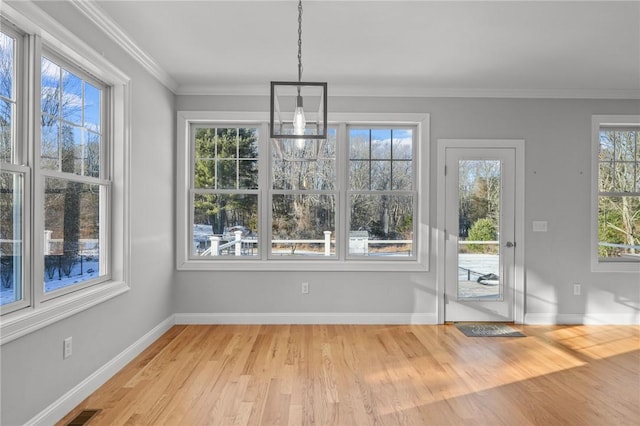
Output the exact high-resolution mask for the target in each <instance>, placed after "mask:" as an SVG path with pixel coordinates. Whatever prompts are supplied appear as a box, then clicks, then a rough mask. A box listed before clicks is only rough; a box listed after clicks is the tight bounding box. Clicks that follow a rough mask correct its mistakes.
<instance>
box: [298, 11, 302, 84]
mask: <svg viewBox="0 0 640 426" xmlns="http://www.w3.org/2000/svg"><path fill="white" fill-rule="evenodd" d="M301 81H302V0H298V83H300V82H301ZM298 90H300V89H298Z"/></svg>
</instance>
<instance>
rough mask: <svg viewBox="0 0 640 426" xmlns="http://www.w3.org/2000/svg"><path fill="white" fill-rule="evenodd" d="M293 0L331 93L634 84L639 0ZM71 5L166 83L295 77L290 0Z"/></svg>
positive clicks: (495, 92) (547, 93)
mask: <svg viewBox="0 0 640 426" xmlns="http://www.w3.org/2000/svg"><path fill="white" fill-rule="evenodd" d="M76 3H79V4H82V3H84V2H76ZM303 7H304V14H303V35H302V41H303V58H302V61H303V65H304V73H303V80H304V81H327V82H328V83H329V94H330V95H382V96H393V95H398V96H515V97H519V96H523V97H569V98H571V97H578V98H580V97H596V98H598V97H612V98H635V99H638V98H640V2H638V1H624V2H611V1H602V2H597V1H588V2H577V1H563V2H561V1H553V2H540V1H520V2H510V1H495V2H487V1H470V2H462V1H441V2H436V1H400V0H395V1H358V0H347V1H320V0H305V1H304V2H303ZM80 8H81V9H83V11H84V13H85V14H88V15H91V16H92V17H93V19H95V18H96V17H98V18H99V19H100V22H101V23H102V26H103V27H105V28H107V27H108V28H110V30H109V32H110V33H111V35H112V36H113V35H116V36H118V37H120V40H121V43H122V42H123V40H124V43H125V44H127V45H128V46H129V49H133V50H135V51H136V52H137V55H139V56H141V57H143V58H145V61H147V62H148V65H149V66H150V67H152V68H154V67H155V69H156V71H157V72H156V75H157V76H160V77H159V78H161V80H163V82H164V83H165V84H166V85H167V86H168V87H169V88H171V89H172V90H173V91H174V92H175V93H178V94H266V93H267V92H268V87H269V82H270V81H271V80H296V79H297V4H296V1H294V0H285V1H270V0H262V1H238V0H236V1H215V0H209V1H171V0H169V1H167V0H163V1H149V0H145V1H99V0H96V1H93V2H92V3H91V7H87V6H86V5H85V6H84V7H82V6H80ZM116 38H117V37H116Z"/></svg>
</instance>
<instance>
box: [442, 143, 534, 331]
mask: <svg viewBox="0 0 640 426" xmlns="http://www.w3.org/2000/svg"><path fill="white" fill-rule="evenodd" d="M447 148H476V149H477V148H481V149H482V148H513V149H515V155H516V164H515V179H516V182H515V217H514V219H515V243H516V249H515V259H514V260H515V265H514V267H515V271H514V272H515V273H514V283H513V291H514V306H513V319H514V322H515V323H516V324H524V312H525V282H524V234H525V232H524V228H525V222H524V220H525V218H524V177H525V172H524V140H523V139H438V162H437V164H438V170H437V175H438V178H437V185H438V191H437V203H438V207H437V210H438V212H437V217H438V219H437V229H436V244H437V248H436V258H437V274H436V277H437V278H436V279H437V282H436V309H437V312H438V324H444V320H445V316H444V310H445V303H444V294H445V262H446V259H445V235H444V229H445V174H444V173H445V170H444V166H445V155H446V150H447Z"/></svg>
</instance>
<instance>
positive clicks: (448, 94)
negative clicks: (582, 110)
mask: <svg viewBox="0 0 640 426" xmlns="http://www.w3.org/2000/svg"><path fill="white" fill-rule="evenodd" d="M328 93H329V96H330V97H347V96H353V97H402V98H511V99H616V100H624V99H631V100H634V99H640V89H470V88H469V89H454V88H415V87H406V86H402V87H392V86H380V85H375V86H374V85H372V86H358V87H355V86H338V85H332V84H331V82H329V91H328ZM175 94H176V95H182V96H198V95H203V96H269V82H268V81H265V83H264V85H225V86H221V85H220V86H206V85H202V86H196V85H181V86H179V87H178V88H177V90H176V91H175Z"/></svg>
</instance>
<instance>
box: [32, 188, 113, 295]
mask: <svg viewBox="0 0 640 426" xmlns="http://www.w3.org/2000/svg"><path fill="white" fill-rule="evenodd" d="M100 190H101V188H100V185H93V184H86V183H79V182H72V181H68V180H63V179H55V178H47V179H46V180H45V194H44V224H45V231H44V232H45V235H44V239H45V244H44V291H45V293H46V292H51V291H54V290H57V289H60V288H64V287H68V286H73V285H75V284H81V283H84V282H86V281H88V280H91V279H94V278H96V277H99V276H101V275H103V274H105V271H103V270H101V266H100V262H99V256H100V244H101V241H100V204H101V203H102V197H101V196H100Z"/></svg>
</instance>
